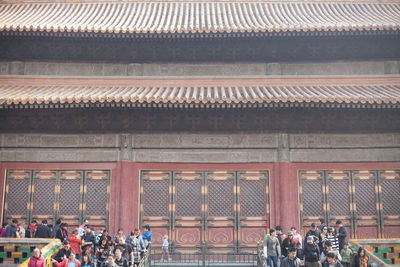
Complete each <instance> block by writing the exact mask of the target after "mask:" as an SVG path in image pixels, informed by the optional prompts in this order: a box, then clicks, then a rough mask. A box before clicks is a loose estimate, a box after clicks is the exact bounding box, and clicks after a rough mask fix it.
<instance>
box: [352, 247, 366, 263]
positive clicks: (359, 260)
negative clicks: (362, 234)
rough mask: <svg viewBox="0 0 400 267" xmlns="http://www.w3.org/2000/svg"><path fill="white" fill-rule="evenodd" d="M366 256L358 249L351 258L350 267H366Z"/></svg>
mask: <svg viewBox="0 0 400 267" xmlns="http://www.w3.org/2000/svg"><path fill="white" fill-rule="evenodd" d="M368 260H369V258H368V256H367V252H366V251H365V249H364V248H362V247H360V248H359V249H358V251H357V254H356V255H355V256H354V257H353V262H352V263H351V267H368Z"/></svg>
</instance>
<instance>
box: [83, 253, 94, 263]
mask: <svg viewBox="0 0 400 267" xmlns="http://www.w3.org/2000/svg"><path fill="white" fill-rule="evenodd" d="M84 257H86V258H87V260H88V261H87V263H88V264H91V263H92V256H91V255H90V254H83V255H82V263H85V261H84V259H83V258H84Z"/></svg>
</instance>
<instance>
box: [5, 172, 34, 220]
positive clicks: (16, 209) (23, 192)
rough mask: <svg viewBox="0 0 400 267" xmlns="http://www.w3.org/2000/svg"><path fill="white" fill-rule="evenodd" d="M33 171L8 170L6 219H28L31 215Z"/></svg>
mask: <svg viewBox="0 0 400 267" xmlns="http://www.w3.org/2000/svg"><path fill="white" fill-rule="evenodd" d="M31 178H32V171H28V170H8V171H7V185H6V198H5V205H4V215H5V216H4V217H5V220H6V221H7V220H9V219H11V218H12V219H14V218H16V219H21V220H27V219H29V216H30V210H31V207H30V203H31V194H30V192H31V191H32V188H31Z"/></svg>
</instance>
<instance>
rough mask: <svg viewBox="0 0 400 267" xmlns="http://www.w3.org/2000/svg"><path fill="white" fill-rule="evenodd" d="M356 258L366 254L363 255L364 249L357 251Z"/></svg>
mask: <svg viewBox="0 0 400 267" xmlns="http://www.w3.org/2000/svg"><path fill="white" fill-rule="evenodd" d="M357 254H358V257H364V256H365V255H366V254H367V253H365V249H364V248H363V247H360V248H359V249H358V251H357Z"/></svg>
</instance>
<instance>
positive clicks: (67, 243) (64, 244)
mask: <svg viewBox="0 0 400 267" xmlns="http://www.w3.org/2000/svg"><path fill="white" fill-rule="evenodd" d="M63 247H64V249H65V250H69V249H70V248H71V246H70V244H69V241H68V240H64V242H63Z"/></svg>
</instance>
